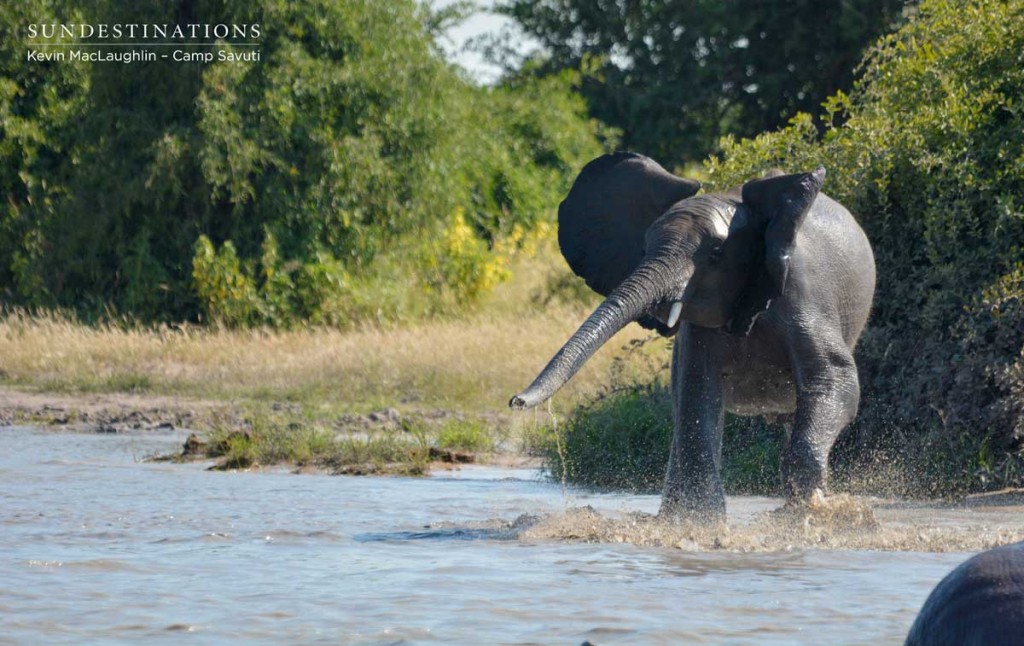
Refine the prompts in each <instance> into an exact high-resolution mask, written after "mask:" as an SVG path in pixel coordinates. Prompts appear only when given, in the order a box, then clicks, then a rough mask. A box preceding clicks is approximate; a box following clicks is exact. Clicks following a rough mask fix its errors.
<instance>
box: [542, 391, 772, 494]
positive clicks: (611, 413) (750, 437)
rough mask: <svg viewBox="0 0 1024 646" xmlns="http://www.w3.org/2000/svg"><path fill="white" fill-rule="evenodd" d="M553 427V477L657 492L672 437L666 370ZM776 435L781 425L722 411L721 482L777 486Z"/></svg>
mask: <svg viewBox="0 0 1024 646" xmlns="http://www.w3.org/2000/svg"><path fill="white" fill-rule="evenodd" d="M663 376H664V375H663ZM558 433H559V437H558V441H557V442H556V443H554V446H549V448H548V456H547V464H546V468H547V469H548V471H549V472H550V473H551V475H552V477H554V478H556V479H559V478H563V477H564V478H565V480H566V482H571V483H573V484H577V485H583V486H588V487H596V488H599V489H619V490H624V491H632V492H638V493H656V492H660V491H661V489H662V486H663V485H664V482H665V471H666V469H667V467H668V454H669V447H670V446H671V444H672V398H671V393H670V391H669V388H668V386H667V384H666V383H665V380H664V379H663V378H661V379H659V380H657V381H655V382H653V383H649V384H629V385H619V386H617V387H614V388H611V389H609V390H608V391H607V392H606V393H605V394H604V395H603V396H601V397H598V398H597V399H595V400H594V401H593V402H591V403H590V404H588V405H585V406H581V407H580V408H578V409H577V410H576V411H574V412H573V414H572V415H571V416H570V417H569V419H568V420H567V421H566V423H565V424H564V425H563V427H562V428H560V429H558ZM781 443H782V432H781V428H780V427H778V426H770V425H768V424H767V423H765V422H764V421H761V420H758V421H757V422H756V423H750V422H748V421H747V420H744V419H742V418H739V417H734V416H732V415H728V416H726V422H725V430H724V435H723V441H722V445H723V448H722V483H723V485H724V487H725V490H726V491H727V492H728V493H729V494H759V495H772V494H778V493H779V492H780V490H781V480H780V477H779V464H780V462H779V459H780V454H781Z"/></svg>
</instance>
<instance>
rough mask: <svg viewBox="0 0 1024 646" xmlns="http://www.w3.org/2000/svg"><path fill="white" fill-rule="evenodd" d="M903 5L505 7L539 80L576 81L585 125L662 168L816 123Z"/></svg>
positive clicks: (704, 2) (724, 2) (837, 0)
mask: <svg viewBox="0 0 1024 646" xmlns="http://www.w3.org/2000/svg"><path fill="white" fill-rule="evenodd" d="M903 4H904V3H903V1H902V0H796V1H792V0H763V1H759V2H743V1H742V0H671V1H658V2H653V1H651V0H597V1H595V0H504V1H503V2H501V3H499V7H500V11H502V12H504V13H505V14H507V15H509V16H511V17H512V18H514V19H515V20H516V21H517V22H518V23H519V25H521V26H522V28H523V29H524V30H525V31H526V32H527V33H528V34H530V35H532V36H534V37H536V38H537V39H538V40H539V41H540V42H541V43H542V44H543V46H544V49H545V50H546V53H545V54H544V55H543V57H542V59H541V61H540V62H539V65H538V66H537V70H536V73H541V74H544V73H549V72H551V71H556V70H562V69H579V68H580V67H581V66H582V67H583V68H584V69H587V70H589V71H590V72H591V73H590V74H589V75H588V76H587V77H586V80H585V81H584V83H583V84H582V86H581V93H582V95H583V96H584V97H585V98H586V100H587V105H588V106H589V108H590V111H591V114H592V115H593V116H595V117H597V118H598V119H601V120H602V121H603V122H605V123H607V124H609V125H612V126H615V127H616V128H620V129H621V130H622V132H623V144H624V145H625V146H626V147H627V148H630V149H633V150H637V151H641V152H644V153H645V154H648V155H651V156H652V157H655V158H656V159H658V160H660V161H662V162H663V163H669V164H680V163H682V162H693V161H700V160H702V159H703V158H704V157H706V156H707V154H708V153H711V152H714V151H715V150H716V148H717V144H718V140H719V138H720V137H721V136H723V135H726V134H731V135H736V136H740V137H746V136H753V135H756V134H758V133H760V132H764V131H766V130H774V129H776V128H778V127H780V126H783V125H785V124H786V122H787V121H788V120H789V119H790V118H791V117H792V116H794V115H795V114H796V113H797V112H801V111H803V112H811V113H814V114H817V112H818V110H819V107H820V105H821V103H822V102H823V101H824V100H825V99H826V98H827V97H829V96H831V95H832V94H834V93H835V92H836V91H837V90H849V88H850V86H851V84H852V82H853V79H854V72H855V69H856V67H857V63H858V62H859V61H860V59H861V56H862V54H863V51H864V49H865V47H867V46H868V45H870V44H871V43H872V42H874V40H875V39H876V38H878V37H879V36H880V35H882V34H884V33H887V32H888V31H889V30H890V29H891V28H892V27H893V26H894V24H895V23H896V22H897V21H898V20H899V19H900V17H901V9H902V6H903Z"/></svg>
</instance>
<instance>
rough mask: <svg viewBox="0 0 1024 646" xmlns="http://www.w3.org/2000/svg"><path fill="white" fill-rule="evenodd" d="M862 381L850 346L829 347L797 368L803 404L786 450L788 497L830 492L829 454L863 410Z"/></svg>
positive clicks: (784, 465)
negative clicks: (840, 435)
mask: <svg viewBox="0 0 1024 646" xmlns="http://www.w3.org/2000/svg"><path fill="white" fill-rule="evenodd" d="M859 400H860V383H859V381H858V378H857V367H856V365H855V364H854V362H853V357H852V355H850V353H849V351H847V350H846V348H845V347H842V348H837V349H835V350H834V351H832V352H829V353H823V354H821V355H819V358H818V359H816V360H814V361H810V362H806V363H804V364H803V365H802V366H800V367H798V370H797V410H796V415H795V417H794V420H793V430H792V433H791V434H790V438H789V444H788V446H787V447H786V450H785V452H784V453H783V459H782V483H783V487H784V490H785V493H786V499H787V500H788V501H804V500H807V499H808V498H809V497H810V496H811V495H812V494H813V493H814V490H815V489H820V490H821V491H822V492H823V493H825V492H827V485H828V456H829V452H830V451H831V450H832V445H833V444H834V443H835V441H836V438H837V437H839V433H840V432H842V430H843V429H844V428H846V426H847V424H849V423H850V422H851V421H853V418H854V417H856V415H857V406H858V402H859Z"/></svg>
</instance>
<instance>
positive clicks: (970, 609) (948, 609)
mask: <svg viewBox="0 0 1024 646" xmlns="http://www.w3.org/2000/svg"><path fill="white" fill-rule="evenodd" d="M947 644H948V645H949V646H954V645H955V646H986V645H988V644H993V645H994V644H1000V645H1002V644H1024V543H1014V544H1013V545H1004V546H1002V547H997V548H995V549H991V550H989V551H987V552H982V553H981V554H977V555H975V556H973V557H971V558H969V559H968V560H966V561H964V562H963V563H961V564H960V565H959V566H957V568H956V569H954V570H953V571H952V572H950V573H949V574H947V575H946V576H945V578H943V579H942V581H940V582H939V584H938V585H937V586H935V589H934V590H932V592H931V594H930V595H928V599H927V600H926V601H925V602H924V606H923V607H922V608H921V612H920V613H918V615H917V619H915V620H914V624H913V626H911V627H910V632H909V634H908V635H907V640H906V642H905V646H946V645H947Z"/></svg>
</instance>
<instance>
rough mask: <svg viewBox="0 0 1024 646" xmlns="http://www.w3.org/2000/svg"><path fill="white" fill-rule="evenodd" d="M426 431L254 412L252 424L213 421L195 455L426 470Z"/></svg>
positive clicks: (341, 469)
mask: <svg viewBox="0 0 1024 646" xmlns="http://www.w3.org/2000/svg"><path fill="white" fill-rule="evenodd" d="M429 451H430V441H429V438H428V435H427V434H426V433H425V432H423V431H422V430H418V429H412V430H410V429H408V428H406V429H398V430H375V431H373V432H369V433H339V432H337V431H334V430H331V429H328V428H324V427H322V426H318V425H316V424H311V423H307V422H298V421H294V419H292V420H291V421H289V420H285V419H283V418H280V417H275V416H271V415H258V416H254V417H252V418H251V419H250V428H249V429H247V430H238V429H237V428H234V427H232V426H229V425H217V426H215V427H214V428H213V429H212V430H211V431H210V432H208V433H207V434H206V438H205V442H203V444H202V447H201V449H200V450H199V452H198V453H199V455H201V456H203V457H212V458H218V460H219V461H218V464H217V466H216V467H215V468H220V469H246V468H251V467H256V466H271V465H277V464H289V465H295V466H298V467H315V468H320V469H326V470H329V471H332V472H336V473H353V474H369V473H400V474H410V475H418V474H423V473H425V472H426V467H427V463H428V461H429Z"/></svg>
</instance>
